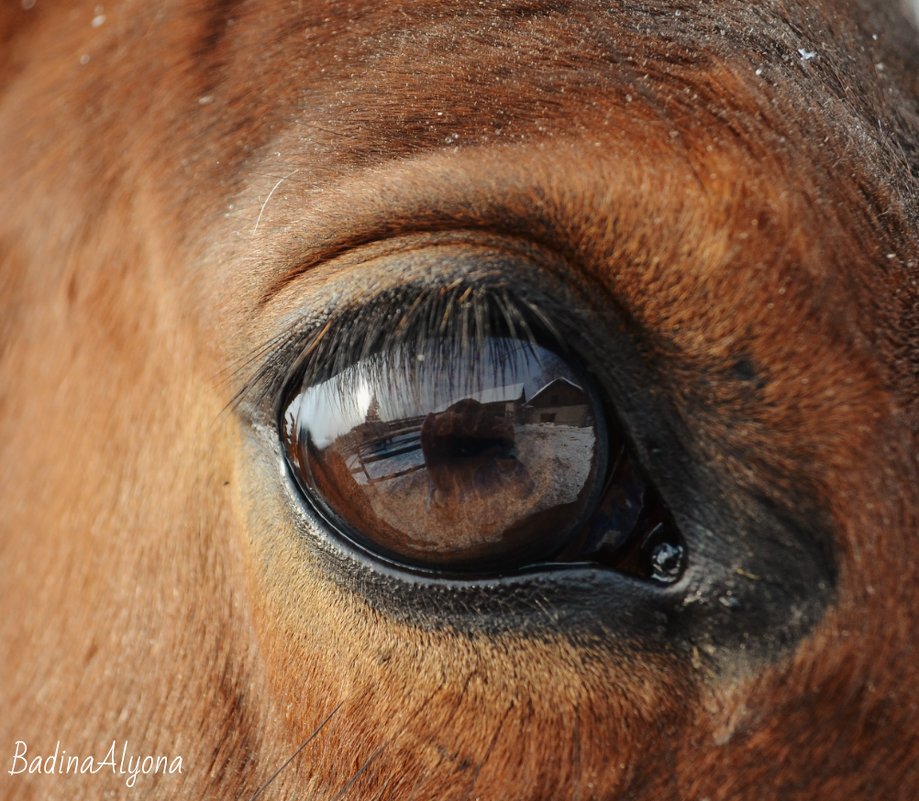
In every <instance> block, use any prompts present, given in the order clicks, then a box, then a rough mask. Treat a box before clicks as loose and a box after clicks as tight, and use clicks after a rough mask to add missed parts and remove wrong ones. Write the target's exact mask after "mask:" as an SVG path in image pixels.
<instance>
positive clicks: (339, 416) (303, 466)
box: [284, 337, 608, 570]
mask: <svg viewBox="0 0 919 801" xmlns="http://www.w3.org/2000/svg"><path fill="white" fill-rule="evenodd" d="M284 424H285V434H286V439H287V442H288V448H289V456H290V458H291V460H292V462H293V463H294V465H295V467H296V468H297V470H296V473H297V477H298V480H299V481H300V482H301V485H302V486H303V487H304V490H305V491H306V492H307V494H308V495H309V496H311V497H312V498H313V500H314V501H316V502H318V505H319V506H320V507H321V508H322V510H323V511H324V512H325V513H326V514H330V515H331V516H332V517H333V518H335V519H336V520H338V521H340V522H341V523H343V524H344V526H343V528H345V529H346V530H347V534H348V535H349V536H350V537H352V538H354V539H355V540H356V541H357V542H359V543H360V544H362V545H363V546H365V547H367V548H369V549H370V550H371V551H372V552H374V553H376V554H378V555H382V556H386V557H390V558H393V559H395V560H396V561H399V562H409V563H414V564H420V565H430V566H442V567H449V568H451V569H460V570H462V569H476V570H482V569H492V568H501V567H502V566H505V565H509V564H513V565H520V564H526V563H532V562H538V561H540V560H545V559H548V558H551V557H552V556H553V555H555V554H557V553H559V552H560V551H562V550H563V549H564V548H565V547H566V546H567V545H569V540H570V539H571V535H572V532H573V531H575V530H576V529H578V528H579V527H580V526H581V524H582V523H583V522H584V519H585V516H586V514H587V513H588V512H589V511H590V509H591V508H592V507H593V506H594V505H595V504H596V501H597V500H598V499H599V495H600V492H601V490H602V483H603V480H604V477H605V475H606V472H607V459H608V456H607V453H608V443H607V427H606V422H605V419H604V415H603V410H602V406H601V404H600V402H599V398H598V397H597V395H596V393H595V391H594V390H593V389H592V388H591V386H590V383H589V382H588V381H587V380H586V379H585V377H584V376H583V375H581V374H580V373H579V371H578V370H577V369H576V368H575V367H574V366H573V365H571V364H570V363H568V362H567V361H566V360H564V359H563V358H562V357H560V356H559V355H558V354H556V353H555V352H553V351H552V350H550V349H548V348H546V347H542V346H540V345H537V344H534V343H532V342H530V341H523V340H518V339H514V338H511V337H488V338H484V339H482V340H479V342H478V347H477V348H476V350H475V352H474V353H473V352H465V351H464V348H463V347H462V346H461V345H460V344H457V343H456V342H453V343H450V342H447V343H439V344H438V345H437V346H435V347H430V348H428V347H425V348H423V352H421V353H419V352H418V349H417V348H416V349H410V348H408V347H401V348H394V349H391V350H388V351H384V352H380V353H377V354H374V355H371V356H369V357H367V358H365V359H363V360H360V361H358V362H357V363H355V364H354V365H352V366H351V367H349V368H347V369H345V370H343V371H342V372H340V373H339V374H338V375H335V376H333V377H331V378H329V379H327V380H325V381H322V382H320V383H315V384H313V385H311V386H304V387H302V388H301V391H300V392H299V393H297V394H296V395H295V397H294V398H293V400H292V401H291V402H290V404H289V405H288V407H287V409H286V411H285V415H284Z"/></svg>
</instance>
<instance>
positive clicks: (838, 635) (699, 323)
mask: <svg viewBox="0 0 919 801" xmlns="http://www.w3.org/2000/svg"><path fill="white" fill-rule="evenodd" d="M917 41H919V37H917V33H916V29H915V27H913V25H912V23H911V22H910V21H908V20H907V18H906V16H905V14H904V12H902V10H901V9H899V8H898V7H897V6H896V5H895V4H893V3H891V4H883V3H869V2H851V3H842V2H834V1H833V0H821V1H820V2H808V3H804V2H778V1H776V2H765V3H756V4H743V3H734V2H726V1H725V2H722V1H721V0H718V1H716V2H710V3H693V2H687V3H678V4H674V3H659V2H642V3H628V4H625V3H623V4H610V3H606V4H604V3H598V2H592V1H590V0H583V2H529V1H528V0H521V1H520V2H497V1H495V2H491V0H489V1H488V2H485V3H476V4H469V3H452V2H449V3H444V2H433V0H431V2H417V3H409V4H390V3H378V2H366V3H363V2H342V3H320V2H311V1H310V0H303V2H280V0H279V1H278V2H266V3H255V2H248V1H247V0H223V1H221V2H217V0H213V1H212V2H206V3H194V4H192V3H185V2H179V0H166V1H165V2H159V3H155V4H154V3H142V2H139V1H138V0H124V1H123V2H115V1H113V2H108V3H106V4H105V5H104V7H102V6H98V4H97V3H92V2H91V3H85V2H73V3H66V4H65V3H54V2H51V0H48V1H47V2H45V0H38V2H36V3H31V2H22V3H15V2H12V3H7V4H5V5H4V7H3V8H2V10H0V604H2V606H0V611H2V615H0V654H2V658H0V702H2V709H3V714H2V715H0V766H2V771H3V772H2V773H0V798H2V799H7V798H9V799H33V798H35V799H37V798H42V799H58V798H60V799H65V798H66V799H78V798H103V797H109V796H111V797H123V796H124V795H125V794H126V793H130V792H135V793H137V794H138V797H143V798H151V799H159V798H161V799H166V798H169V799H174V798H214V799H217V798H220V799H223V798H232V799H237V798H241V799H247V798H252V797H253V796H254V795H255V794H256V793H257V792H258V791H259V789H260V788H262V787H263V786H264V785H265V782H266V781H267V780H268V779H269V778H270V777H271V776H272V775H273V774H274V773H275V771H277V770H278V768H281V767H282V765H285V767H284V768H283V770H281V772H280V773H279V774H278V775H277V777H276V778H275V779H273V781H272V782H271V783H270V785H268V786H267V788H266V789H265V790H264V792H263V793H262V794H261V795H260V796H259V798H265V799H267V798H272V799H286V798H290V799H293V798H305V799H311V800H312V799H316V800H317V801H320V800H321V801H325V800H326V799H333V798H343V797H344V798H349V799H360V801H369V800H370V799H399V800H400V801H402V800H403V799H404V800H407V799H419V800H420V799H475V798H480V799H501V800H502V801H504V800H507V801H517V800H518V799H519V800H520V801H523V800H524V799H526V800H527V801H541V800H542V799H562V798H564V799H580V800H581V801H587V800H588V799H603V800H604V801H620V800H624V799H634V801H659V800H661V799H686V800H687V801H697V800H698V801H701V799H709V801H726V800H727V799H745V800H746V801H755V800H757V799H763V800H764V801H765V800H766V799H769V800H771V799H776V798H780V799H790V800H791V801H795V800H797V799H800V800H801V801H814V799H820V800H821V801H822V799H879V800H880V799H883V800H884V801H888V800H889V799H893V800H894V801H899V800H900V799H902V800H903V801H912V800H913V799H915V798H917V797H919V724H917V720H919V668H917V665H919V648H917V645H916V636H915V627H914V625H913V619H914V612H915V610H916V609H917V608H919V561H917V559H916V557H915V547H914V544H915V536H916V531H917V523H919V465H917V461H916V453H917V444H919V443H917V434H916V432H917V427H919V410H917V403H919V384H917V375H919V345H917V342H919V312H917V309H919V267H917V263H919V218H917V214H919V212H917V198H919V187H917V176H919V130H917V126H919V45H917ZM451 276H457V277H463V279H464V280H467V279H468V280H472V281H475V282H478V283H480V284H486V283H488V282H500V281H502V280H503V281H505V282H508V283H509V285H512V286H513V287H514V289H515V291H519V292H521V293H525V294H527V296H528V297H532V298H538V299H540V303H543V302H544V303H546V304H548V305H551V306H553V312H552V313H553V315H554V316H555V317H557V318H558V319H559V320H561V321H562V323H561V324H563V325H564V326H567V328H568V329H570V330H572V331H576V332H577V333H578V336H577V337H573V339H576V340H577V342H578V347H579V348H583V349H585V350H587V351H589V353H587V354H585V360H586V361H588V362H589V363H590V365H591V369H592V371H593V375H594V377H595V378H596V380H597V381H598V382H600V383H601V384H602V386H603V387H604V391H606V392H607V393H608V394H609V395H610V397H611V401H612V403H613V404H614V405H615V407H616V409H617V412H618V413H619V414H621V416H622V419H623V423H624V424H625V426H626V427H627V428H628V430H629V434H630V436H631V437H632V439H633V441H634V446H635V449H636V454H637V458H639V459H640V461H641V463H642V464H643V466H644V467H645V468H646V469H647V471H648V473H649V477H650V478H651V479H653V481H654V482H655V485H656V486H657V487H658V489H659V490H660V492H661V494H662V496H663V497H664V498H665V499H666V500H667V502H668V505H669V506H670V508H671V510H672V511H673V514H674V517H675V519H676V520H677V523H678V524H679V526H680V528H681V531H682V533H683V535H684V536H685V537H686V539H687V543H688V548H689V554H690V559H691V560H692V561H691V562H690V565H689V567H688V568H687V572H686V575H685V576H684V577H683V578H682V579H681V580H680V581H679V582H677V584H675V585H674V586H672V587H668V588H666V590H658V589H656V588H653V587H649V586H647V584H645V583H642V582H641V581H639V580H637V579H632V578H629V577H622V576H616V575H601V574H600V573H599V571H589V570H584V571H573V572H569V573H566V574H565V575H555V574H552V573H544V574H540V575H538V576H532V577H524V578H521V579H519V580H516V579H515V580H514V581H491V582H488V581H484V582H478V583H474V582H473V583H469V584H467V585H463V586H459V585H457V584H456V583H452V584H451V583H449V582H444V583H438V582H436V581H421V580H409V579H407V578H405V577H404V576H400V575H399V574H398V571H392V570H384V569H382V568H378V567H377V566H375V565H373V564H371V563H369V562H368V561H367V560H359V559H355V558H354V557H353V555H351V554H349V553H348V552H346V550H344V549H341V548H339V547H337V546H335V545H334V544H332V543H331V540H330V539H329V537H328V536H327V532H324V530H323V529H322V527H321V526H322V524H321V521H319V520H318V519H317V518H316V516H315V515H313V514H311V512H310V511H309V509H307V508H306V507H305V506H304V505H303V504H302V503H300V501H299V500H298V498H297V496H296V495H295V493H293V492H292V491H291V490H292V486H291V483H290V476H289V474H288V473H287V472H286V470H285V469H284V466H283V462H282V459H281V447H282V446H281V442H280V438H279V435H278V431H277V426H276V410H277V409H276V406H277V403H278V398H279V397H280V392H281V390H282V389H283V385H284V381H285V380H286V378H287V376H288V375H289V371H290V369H291V367H292V365H293V362H294V361H295V360H296V359H297V358H298V354H297V353H295V352H289V351H290V348H289V347H285V346H289V345H290V335H291V331H294V332H296V331H305V330H306V329H309V328H311V327H316V328H321V327H322V325H324V324H325V323H326V322H327V321H328V320H329V319H330V316H331V315H334V314H336V313H337V312H340V311H341V310H342V309H344V308H353V307H359V306H361V305H362V304H365V303H367V302H369V301H370V300H372V299H373V298H374V297H378V296H379V295H380V293H383V292H386V291H389V290H394V289H395V288H398V287H404V286H407V285H409V284H412V282H421V283H422V284H423V285H425V286H442V285H446V284H447V283H449V281H450V280H453V279H452V278H451ZM457 280H458V278H457ZM254 376H259V377H260V379H263V380H260V382H259V384H258V389H259V390H262V389H267V390H270V391H268V392H267V393H266V392H261V391H254V392H243V389H244V388H245V387H246V386H247V385H248V382H250V381H251V380H252V379H253V377H254ZM240 393H242V394H240ZM273 393H274V394H273ZM317 729H318V731H317ZM314 732H315V738H314V739H312V740H310V741H309V742H308V743H307V744H306V745H305V747H304V748H303V750H302V751H301V752H299V753H297V754H296V756H295V758H294V759H292V760H291V761H290V762H289V763H287V760H288V759H289V758H290V757H291V756H292V755H294V754H295V753H296V752H297V749H298V747H299V746H300V745H301V744H303V743H305V742H306V741H307V739H308V738H309V737H310V736H311V735H312V734H313V733H314ZM17 741H24V742H26V743H27V744H28V747H29V749H30V755H39V754H40V755H43V756H47V755H50V754H53V753H54V751H55V744H56V743H59V744H60V748H62V749H66V750H67V751H68V753H72V754H80V755H81V756H85V755H90V754H92V755H95V756H96V757H97V758H101V757H102V756H103V755H104V754H105V752H106V750H107V749H108V747H109V745H110V743H111V742H112V741H117V744H118V747H119V750H120V747H121V743H123V742H125V741H127V742H128V743H129V746H128V748H129V751H130V752H131V753H134V754H152V755H157V754H169V755H181V756H182V757H183V772H182V773H181V774H175V775H156V776H153V775H149V776H139V777H138V779H137V784H136V785H135V787H134V788H133V789H132V790H130V791H128V790H126V788H125V786H124V784H125V782H124V777H123V776H119V775H117V774H113V772H112V771H110V770H102V771H100V772H98V773H96V774H84V775H60V774H55V775H49V774H47V773H38V772H34V771H33V772H28V771H24V772H19V773H15V772H13V773H11V767H13V762H12V758H13V753H14V744H15V743H16V742H17Z"/></svg>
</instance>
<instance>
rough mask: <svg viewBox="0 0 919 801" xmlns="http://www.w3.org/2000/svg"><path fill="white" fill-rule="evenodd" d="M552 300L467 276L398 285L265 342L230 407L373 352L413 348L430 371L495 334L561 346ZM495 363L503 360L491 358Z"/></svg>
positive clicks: (463, 357)
mask: <svg viewBox="0 0 919 801" xmlns="http://www.w3.org/2000/svg"><path fill="white" fill-rule="evenodd" d="M552 305H553V304H552V301H550V300H547V299H545V298H539V299H536V298H531V297H529V296H527V295H526V294H525V293H520V292H516V291H513V290H511V288H510V287H507V286H500V287H499V286H487V285H486V286H472V285H470V284H469V283H468V282H465V281H457V282H454V283H452V284H450V285H447V286H440V287H437V286H434V287H431V286H417V285H416V286H413V285H408V286H405V287H400V288H399V290H397V291H395V292H386V293H382V294H379V295H377V296H375V297H374V298H372V299H371V300H370V301H369V302H365V303H360V304H354V305H351V306H348V307H346V308H344V309H342V310H340V311H336V312H333V313H331V314H330V315H329V316H327V317H326V319H325V320H323V321H321V322H320V323H318V324H315V323H314V324H313V325H311V326H309V327H307V328H306V329H305V330H304V329H302V328H299V327H297V326H294V327H293V328H292V329H291V330H288V331H285V332H284V333H282V334H281V335H280V336H278V337H276V338H273V339H272V340H271V341H269V342H267V343H265V344H264V345H262V346H261V347H260V348H259V349H257V350H256V351H254V352H253V353H252V354H250V356H249V358H248V359H247V360H246V362H245V364H244V365H243V368H242V369H245V367H246V366H248V365H251V364H253V363H256V364H258V366H257V367H256V369H255V371H254V372H253V373H252V374H251V376H250V377H249V378H248V379H247V380H246V381H245V382H244V383H243V385H242V387H241V388H240V390H239V391H238V392H237V394H236V396H235V397H234V400H233V402H232V405H237V404H239V403H240V402H241V401H242V400H244V399H245V400H249V401H253V402H265V401H267V400H269V399H272V398H274V399H278V398H279V397H280V394H281V392H282V391H283V388H284V386H285V385H286V384H287V383H289V382H291V380H292V378H294V377H296V379H297V381H296V383H297V384H299V385H303V384H312V383H318V382H320V381H324V380H326V379H328V378H331V377H332V376H335V375H337V374H339V373H341V372H343V371H345V370H346V369H348V368H349V367H351V366H352V365H354V364H356V363H357V362H360V361H362V360H364V359H366V358H367V357H369V356H370V355H372V354H376V353H382V352H390V351H392V352H395V351H397V350H401V351H402V352H411V353H413V354H415V355H416V357H417V359H418V361H419V362H424V363H426V364H427V365H429V368H430V369H449V360H446V359H444V358H443V357H444V356H445V355H446V354H448V353H449V354H451V355H452V356H454V357H455V356H456V355H457V354H459V355H460V362H462V363H466V364H468V363H471V362H473V361H474V354H478V353H481V352H482V350H483V348H485V347H494V345H493V344H490V343H489V341H490V340H491V339H492V338H493V337H498V336H500V337H508V338H509V339H513V340H517V341H522V342H524V343H529V344H530V345H535V344H536V343H537V342H545V341H546V340H547V339H548V340H549V341H552V342H555V343H556V344H557V345H558V346H559V347H560V348H564V344H565V337H564V335H563V332H561V331H560V330H559V328H558V324H557V323H556V322H555V321H556V320H559V319H564V315H563V314H561V311H562V310H560V309H553V308H551V306H552ZM259 362H261V363H260V364H259ZM496 362H500V359H498V360H488V363H489V364H494V363H496ZM433 366H438V367H433Z"/></svg>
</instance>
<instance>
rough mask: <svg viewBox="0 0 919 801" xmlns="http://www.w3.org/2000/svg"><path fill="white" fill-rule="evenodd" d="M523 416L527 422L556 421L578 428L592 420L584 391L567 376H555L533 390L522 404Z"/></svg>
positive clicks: (590, 422)
mask: <svg viewBox="0 0 919 801" xmlns="http://www.w3.org/2000/svg"><path fill="white" fill-rule="evenodd" d="M524 418H525V419H526V421H527V422H528V423H556V424H557V425H565V426H577V427H578V428H584V427H585V426H589V425H591V424H592V422H593V421H592V419H591V417H590V403H589V401H588V399H587V395H586V393H585V392H584V390H583V389H581V388H580V387H579V386H578V385H577V384H574V383H572V382H571V381H569V380H568V379H567V378H556V379H555V380H554V381H550V382H549V383H548V384H546V385H545V386H544V387H543V388H542V389H540V390H539V391H538V392H535V393H534V394H533V397H532V398H530V401H529V403H527V404H526V406H524Z"/></svg>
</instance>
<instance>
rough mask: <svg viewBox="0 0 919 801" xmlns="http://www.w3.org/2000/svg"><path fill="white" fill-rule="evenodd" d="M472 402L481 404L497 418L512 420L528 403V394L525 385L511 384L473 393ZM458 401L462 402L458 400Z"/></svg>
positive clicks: (471, 395)
mask: <svg viewBox="0 0 919 801" xmlns="http://www.w3.org/2000/svg"><path fill="white" fill-rule="evenodd" d="M469 397H470V398H472V400H476V401H478V402H479V403H481V404H482V405H483V406H484V407H485V408H486V409H488V411H490V412H491V413H492V414H494V415H495V416H496V417H504V418H505V419H508V420H509V419H511V418H514V417H516V416H517V413H518V412H519V411H520V407H521V406H523V404H524V403H526V399H527V398H526V393H525V392H524V389H523V384H510V385H508V386H506V387H494V388H492V389H486V390H483V391H482V392H473V393H470V395H469ZM457 400H461V399H460V398H457Z"/></svg>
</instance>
